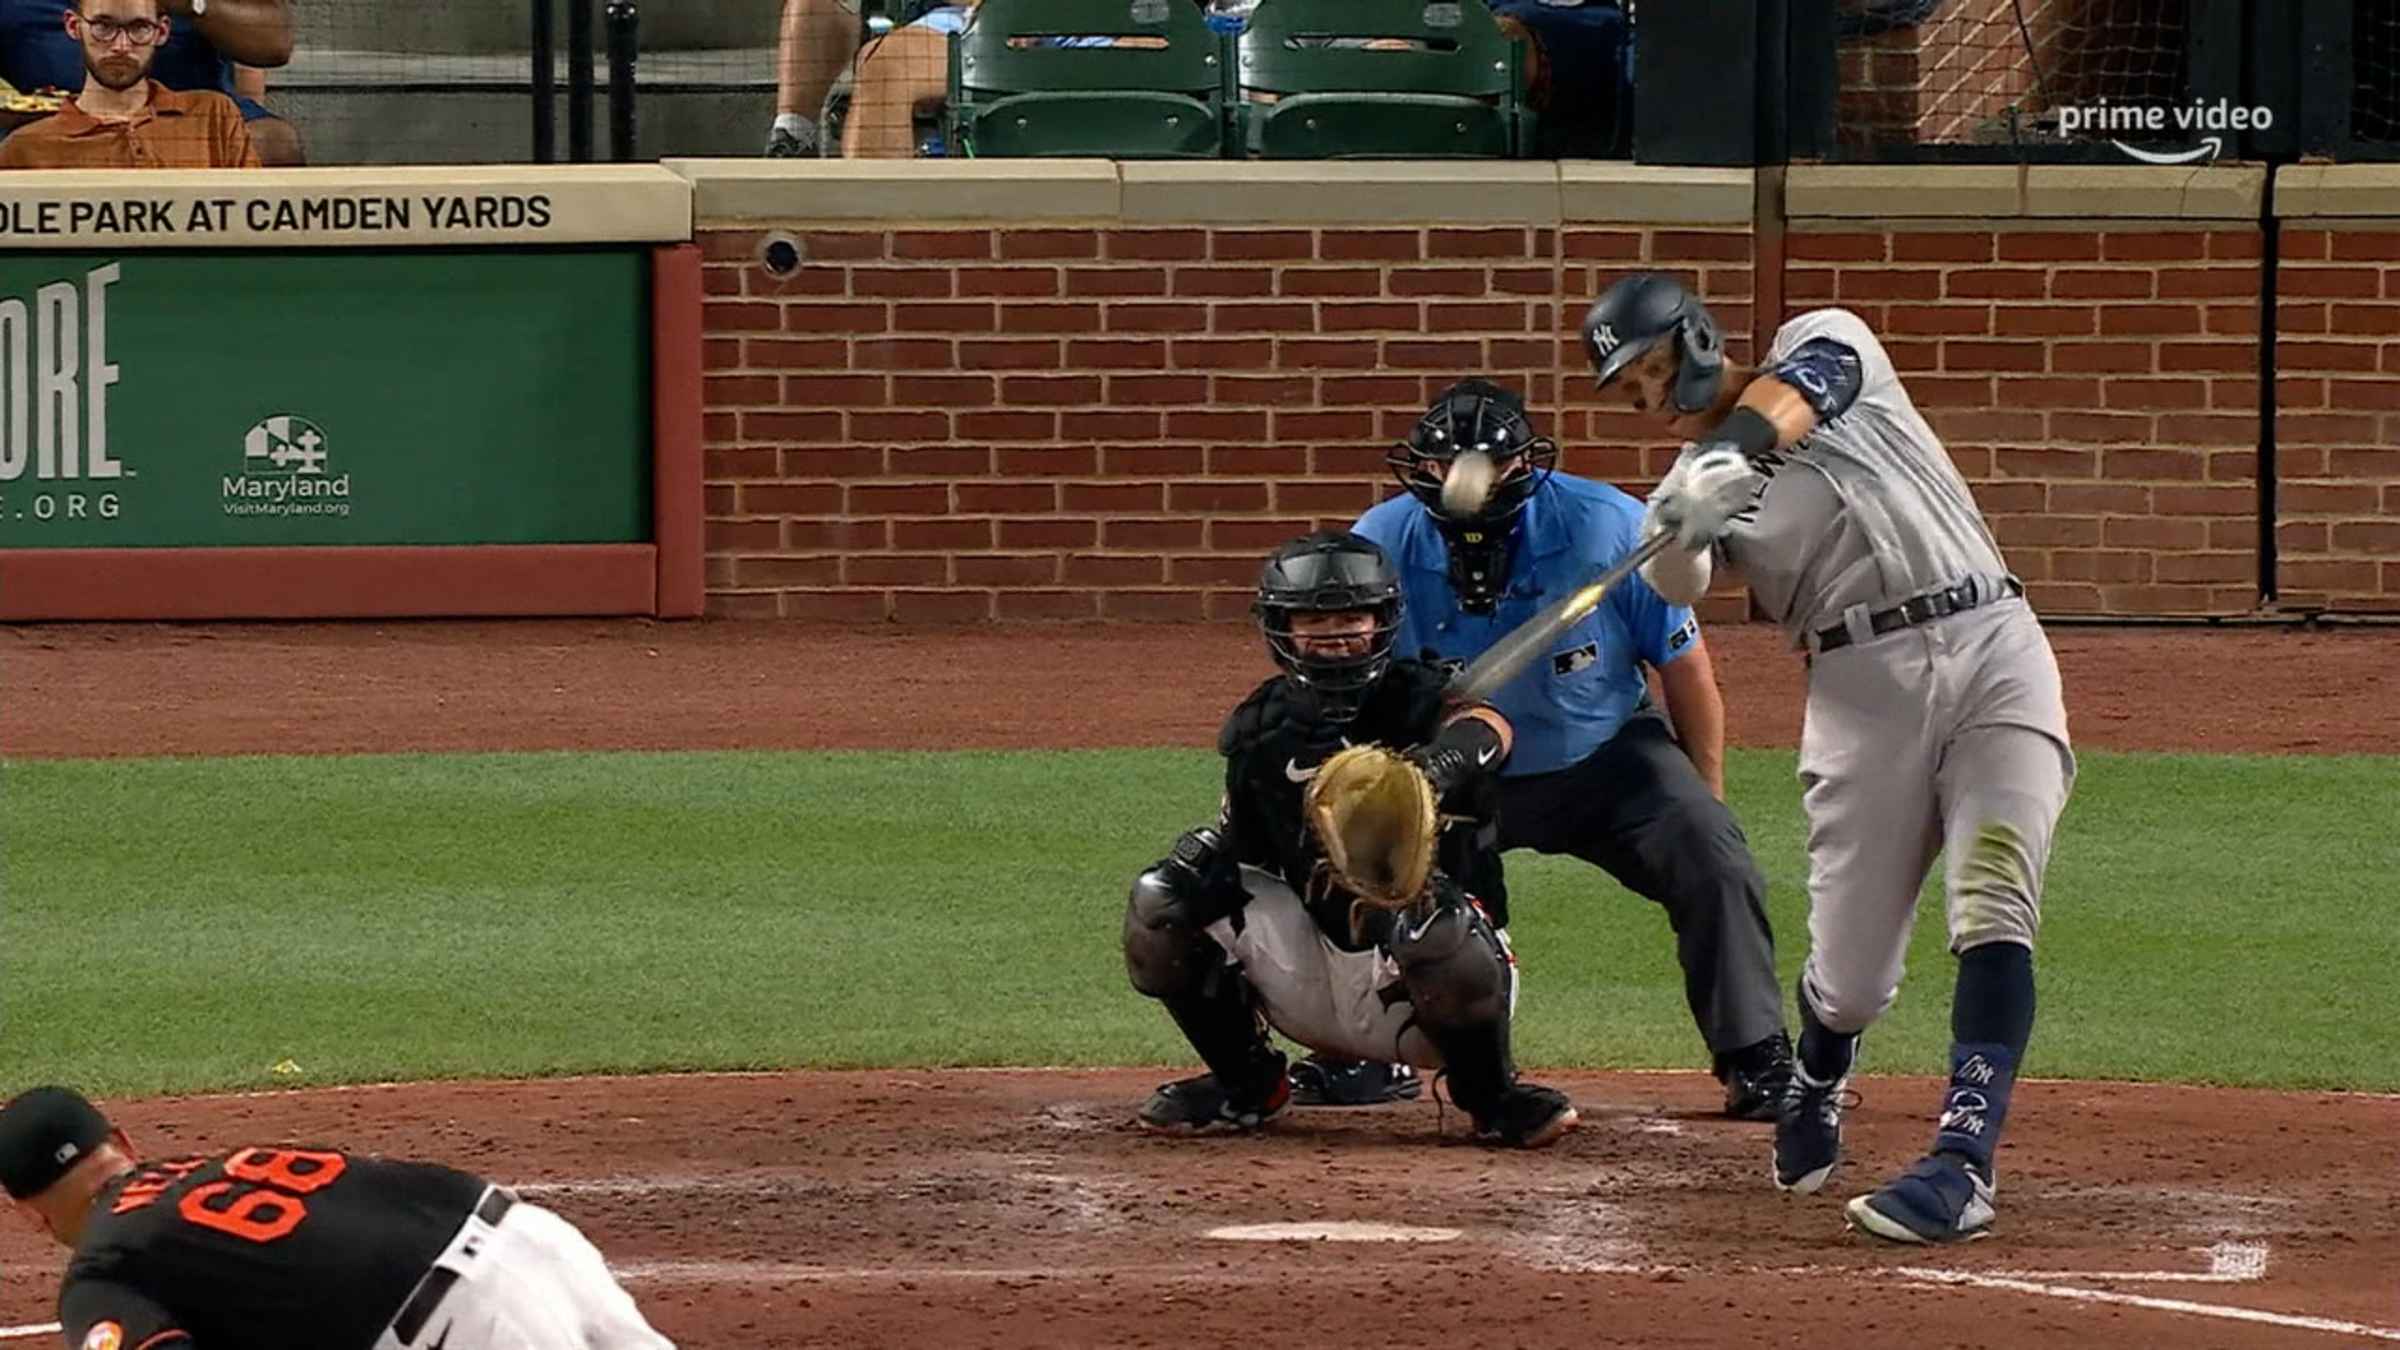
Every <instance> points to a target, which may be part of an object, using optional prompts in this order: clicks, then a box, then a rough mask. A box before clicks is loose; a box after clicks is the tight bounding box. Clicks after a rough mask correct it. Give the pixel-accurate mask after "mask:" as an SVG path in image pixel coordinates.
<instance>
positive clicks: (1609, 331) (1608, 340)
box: [1592, 323, 1617, 356]
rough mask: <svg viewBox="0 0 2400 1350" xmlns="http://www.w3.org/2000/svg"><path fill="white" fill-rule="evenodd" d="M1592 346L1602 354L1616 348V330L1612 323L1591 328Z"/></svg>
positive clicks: (1606, 353)
mask: <svg viewBox="0 0 2400 1350" xmlns="http://www.w3.org/2000/svg"><path fill="white" fill-rule="evenodd" d="M1592 346H1593V348H1594V349H1596V350H1597V351H1598V352H1599V353H1600V354H1601V355H1602V356H1606V355H1608V354H1609V353H1610V352H1613V351H1615V350H1616V349H1617V330H1616V328H1615V326H1614V325H1611V324H1605V323H1604V324H1601V325H1599V326H1598V327H1596V328H1594V329H1592Z"/></svg>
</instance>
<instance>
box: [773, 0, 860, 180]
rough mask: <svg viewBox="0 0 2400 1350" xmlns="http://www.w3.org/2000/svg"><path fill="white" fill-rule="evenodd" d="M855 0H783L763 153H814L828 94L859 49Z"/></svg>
mask: <svg viewBox="0 0 2400 1350" xmlns="http://www.w3.org/2000/svg"><path fill="white" fill-rule="evenodd" d="M858 38H859V18H858V0H783V25H782V28H781V30H780V31H779V32H778V34H777V36H776V43H775V125H774V126H773V127H772V128H770V129H769V130H768V132H767V153H768V154H769V155H772V156H775V157H778V158H783V157H789V156H796V155H812V156H813V155H816V154H818V153H819V151H820V149H821V147H820V144H819V142H820V138H822V137H824V136H826V135H827V134H828V131H827V129H826V128H825V127H824V125H823V123H822V120H821V119H823V117H824V114H825V106H826V101H827V96H828V95H829V94H830V93H831V92H832V90H833V86H834V83H835V81H837V80H838V79H840V78H841V75H842V73H843V72H844V71H845V70H847V69H848V68H849V65H850V58H851V56H852V55H853V54H855V53H856V52H857V51H858Z"/></svg>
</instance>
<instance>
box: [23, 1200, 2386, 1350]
mask: <svg viewBox="0 0 2400 1350" xmlns="http://www.w3.org/2000/svg"><path fill="white" fill-rule="evenodd" d="M573 1186H574V1184H573V1183H566V1184H554V1185H551V1186H549V1187H547V1188H546V1189H552V1190H567V1189H572V1188H573ZM528 1189H531V1188H528ZM1428 1231H1433V1230H1428ZM2200 1254H2201V1255H2204V1256H2206V1257H2207V1258H2208V1269H2207V1270H2205V1271H2179V1270H2133V1271H2128V1270H2025V1271H2006V1270H1992V1271H1970V1270H1945V1269H1941V1268H1939V1267H1933V1266H1899V1267H1896V1268H1894V1269H1893V1270H1892V1272H1891V1273H1892V1274H1893V1275H1896V1276H1897V1277H1899V1278H1901V1279H1904V1280H1908V1281H1911V1282H1914V1283H1920V1284H1936V1285H1950V1286H1959V1287H1966V1288H1971V1289H1979V1290H1984V1291H1987V1292H1992V1293H2013V1294H2025V1295H2030V1296H2034V1297H2040V1298H2057V1299H2065V1300H2068V1301H2070V1302H2079V1303H2107V1304H2115V1305H2119V1306H2123V1307H2129V1308H2141V1309H2146V1310H2149V1311H2153V1312H2171V1313H2180V1314H2184V1315H2187V1316H2193V1317H2209V1318H2217V1319H2221V1320H2226V1321H2236V1322H2252V1323H2259V1324H2263V1325H2267V1326H2278V1327H2287V1328H2290V1329H2293V1330H2297V1331H2323V1332H2330V1333H2332V1334H2335V1335H2341V1336H2351V1337H2361V1338H2365V1339H2368V1340H2376V1341H2391V1342H2400V1329H2394V1328H2390V1327H2377V1326H2369V1325H2366V1324H2365V1323H2361V1322H2350V1321H2344V1320H2342V1319H2339V1318H2332V1317H2311V1316H2305V1315H2301V1314H2295V1313H2280V1312H2270V1311H2267V1310H2265V1309H2260V1308H2243V1307H2236V1306H2233V1305H2230V1304H2221V1303H2198V1302H2194V1301H2192V1300H2189V1299H2179V1298H2161V1297H2156V1296H2153V1295H2148V1294H2129V1293H2124V1292H2122V1291H2119V1290H2115V1289H2093V1288H2087V1287H2084V1286H2086V1285H2089V1284H2247V1283H2252V1282H2255V1281H2258V1280H2261V1279H2264V1278H2265V1277H2266V1273H2267V1262H2268V1248H2267V1245H2266V1244H2265V1243H2261V1242H2220V1243H2218V1244H2216V1245H2215V1246H2213V1247H2208V1248H2205V1249H2201V1250H2200ZM1581 1269H1582V1270H1583V1271H1584V1272H1585V1273H1589V1274H1596V1275H1640V1276H1656V1275H1658V1274H1660V1273H1662V1272H1673V1273H1677V1274H1683V1275H1706V1274H1708V1273H1710V1272H1708V1271H1707V1270H1706V1269H1705V1268H1704V1267H1699V1266H1677V1265H1649V1264H1641V1263H1635V1262H1594V1263H1589V1264H1588V1265H1585V1266H1583V1267H1581ZM615 1270H616V1273H617V1277H618V1278H619V1279H622V1280H624V1281H626V1282H627V1283H629V1284H646V1283H710V1284H716V1283H725V1284H735V1283H762V1282H784V1281H790V1282H795V1283H797V1282H804V1281H810V1282H813V1281H857V1282H869V1281H872V1282H897V1281H906V1282H910V1283H914V1282H918V1281H923V1282H926V1283H937V1282H956V1281H961V1280H970V1281H990V1282H993V1283H1024V1284H1029V1285H1030V1284H1034V1283H1050V1284H1056V1285H1066V1284H1071V1283H1073V1282H1074V1281H1075V1279H1076V1278H1077V1275H1078V1272H1074V1271H1062V1270H1060V1269H1058V1268H1056V1267H1051V1266H1015V1267H996V1268H995V1267H982V1268H976V1267H958V1266H889V1265H887V1266H811V1265H803V1264H799V1263H794V1262H785V1261H706V1260H657V1261H636V1262H628V1263H625V1264H622V1265H619V1266H617V1267H615ZM1093 1273H1095V1274H1096V1273H1098V1272H1097V1271H1095V1272H1093ZM1107 1273H1109V1274H1110V1275H1112V1276H1115V1277H1118V1278H1125V1277H1129V1276H1130V1277H1133V1278H1136V1279H1139V1278H1142V1277H1145V1276H1148V1277H1154V1278H1158V1279H1162V1280H1183V1279H1206V1280H1209V1281H1211V1282H1222V1281H1224V1280H1225V1279H1226V1277H1227V1272H1225V1271H1221V1270H1211V1271H1195V1270H1193V1269H1192V1268H1191V1267H1190V1266H1188V1265H1181V1264H1178V1265H1166V1266H1146V1267H1128V1268H1124V1269H1116V1268H1110V1269H1109V1270H1108V1272H1107ZM1775 1273H1779V1274H1812V1275H1825V1274H1836V1275H1842V1276H1847V1277H1858V1278H1867V1279H1872V1278H1874V1277H1875V1276H1876V1275H1877V1274H1878V1272H1876V1271H1874V1270H1871V1269H1868V1270H1860V1269H1852V1268H1842V1269H1838V1270H1829V1269H1827V1268H1824V1267H1816V1266H1802V1267H1797V1268H1794V1269H1791V1270H1788V1271H1778V1272H1775ZM1275 1278H1277V1279H1280V1278H1281V1276H1280V1275H1278V1276H1276V1277H1275ZM59 1331H60V1327H59V1325H58V1323H56V1322H44V1323H35V1324H30V1325H25V1326H13V1327H0V1340H22V1339H26V1338H30V1337H36V1336H55V1335H57V1334H58V1333H59Z"/></svg>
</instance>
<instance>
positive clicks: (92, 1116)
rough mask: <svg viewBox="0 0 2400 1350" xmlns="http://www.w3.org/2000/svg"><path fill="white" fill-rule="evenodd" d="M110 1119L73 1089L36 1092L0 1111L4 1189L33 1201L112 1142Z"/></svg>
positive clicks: (0, 1172) (0, 1168)
mask: <svg viewBox="0 0 2400 1350" xmlns="http://www.w3.org/2000/svg"><path fill="white" fill-rule="evenodd" d="M111 1133H113V1129H112V1127H111V1126H110V1125H109V1123H108V1117H106V1116H104V1115H101V1114H100V1108H98V1107H96V1106H94V1105H92V1104H91V1103H90V1102H88V1101H85V1100H84V1099H83V1094H81V1093H79V1092H76V1091H75V1090H74V1089H72V1088H63V1087H37V1088H31V1089H28V1090H26V1091H24V1092H20V1093H18V1094H17V1095H16V1097H15V1098H14V1099H13V1100H11V1101H10V1102H9V1104H8V1105H7V1106H5V1107H0V1186H5V1187H6V1188H7V1189H8V1194H9V1197H10V1198H11V1199H16V1200H30V1199H32V1198H33V1197H34V1196H37V1195H40V1194H41V1193H42V1192H44V1191H46V1190H49V1189H50V1188H51V1187H52V1186H54V1185H56V1184H58V1179H59V1178H60V1177H63V1176H65V1175H66V1174H67V1169H69V1168H71V1167H73V1166H74V1165H75V1164H77V1163H79V1162H82V1161H83V1160H84V1159H85V1158H86V1157H88V1156H89V1155H90V1154H91V1151H92V1150H93V1149H95V1148H98V1147H99V1146H100V1145H102V1144H104V1143H107V1142H108V1137H109V1135H110V1134H111Z"/></svg>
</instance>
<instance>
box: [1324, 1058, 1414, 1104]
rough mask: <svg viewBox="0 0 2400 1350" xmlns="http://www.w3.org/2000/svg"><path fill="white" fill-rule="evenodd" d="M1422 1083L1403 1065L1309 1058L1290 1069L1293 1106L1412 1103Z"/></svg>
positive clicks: (1409, 1068)
mask: <svg viewBox="0 0 2400 1350" xmlns="http://www.w3.org/2000/svg"><path fill="white" fill-rule="evenodd" d="M1424 1090H1425V1081H1424V1080H1423V1079H1421V1078H1419V1077H1417V1071H1416V1070H1415V1069H1413V1068H1411V1067H1409V1066H1408V1065H1406V1064H1378V1063H1376V1062H1375V1061H1373V1060H1365V1059H1333V1058H1330V1057H1328V1056H1325V1055H1310V1056H1309V1057H1308V1058H1306V1059H1304V1060H1301V1061H1300V1062H1299V1063H1297V1064H1295V1065H1293V1066H1292V1105H1294V1106H1381V1105H1382V1104H1384V1103H1385V1102H1405V1101H1414V1100H1416V1098H1417V1095H1418V1094H1419V1093H1421V1092H1423V1091H1424Z"/></svg>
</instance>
